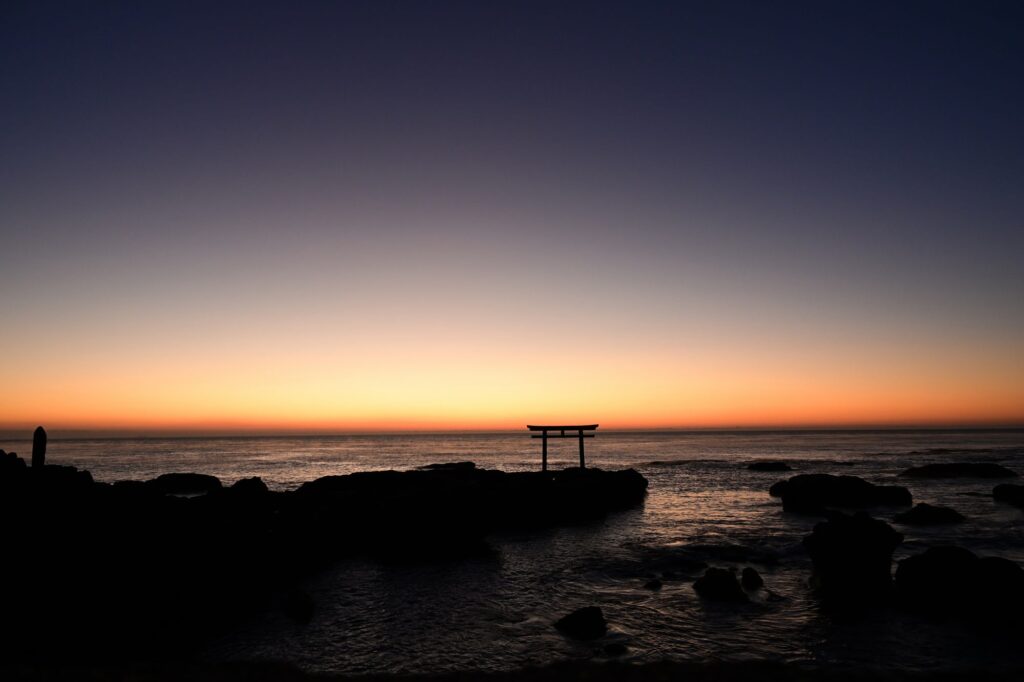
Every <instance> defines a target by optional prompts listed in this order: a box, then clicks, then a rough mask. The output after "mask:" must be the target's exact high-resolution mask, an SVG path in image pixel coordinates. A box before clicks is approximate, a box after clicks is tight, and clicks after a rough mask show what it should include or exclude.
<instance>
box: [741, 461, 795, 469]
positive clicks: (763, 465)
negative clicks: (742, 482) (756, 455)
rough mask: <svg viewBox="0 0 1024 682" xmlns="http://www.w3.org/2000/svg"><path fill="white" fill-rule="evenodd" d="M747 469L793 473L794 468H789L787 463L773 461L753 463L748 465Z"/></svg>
mask: <svg viewBox="0 0 1024 682" xmlns="http://www.w3.org/2000/svg"><path fill="white" fill-rule="evenodd" d="M747 469H749V470H750V471H792V470H793V467H791V466H789V464H787V463H786V462H781V461H777V460H772V461H761V462H751V463H750V464H748V465H747Z"/></svg>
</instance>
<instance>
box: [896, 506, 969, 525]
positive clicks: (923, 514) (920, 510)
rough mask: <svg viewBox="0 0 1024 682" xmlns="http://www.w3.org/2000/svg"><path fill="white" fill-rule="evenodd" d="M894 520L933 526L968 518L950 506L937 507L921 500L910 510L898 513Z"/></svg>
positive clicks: (908, 523) (958, 521)
mask: <svg viewBox="0 0 1024 682" xmlns="http://www.w3.org/2000/svg"><path fill="white" fill-rule="evenodd" d="M892 520H893V522H894V523H903V524H907V525H911V526H933V525H939V524H943V523H960V522H962V521H965V520H966V519H965V517H964V515H963V514H961V513H960V512H958V511H957V510H955V509H951V508H950V507H937V506H933V505H930V504H928V503H926V502H921V503H920V504H916V505H914V508H913V509H911V510H910V511H905V512H903V513H902V514H897V515H896V516H894V517H893V519H892Z"/></svg>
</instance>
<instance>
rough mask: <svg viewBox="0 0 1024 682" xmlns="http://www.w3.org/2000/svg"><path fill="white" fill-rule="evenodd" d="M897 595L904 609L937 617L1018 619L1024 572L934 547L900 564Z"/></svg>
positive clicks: (1009, 563)
mask: <svg viewBox="0 0 1024 682" xmlns="http://www.w3.org/2000/svg"><path fill="white" fill-rule="evenodd" d="M896 594H897V596H898V597H899V599H900V601H901V603H902V604H903V605H905V606H907V607H909V608H912V609H915V610H918V611H923V612H926V613H930V614H932V615H935V616H947V617H948V616H953V617H961V618H962V617H969V618H981V619H984V620H1005V619H1015V618H1016V617H1017V616H1018V614H1019V613H1020V609H1021V608H1022V607H1024V569H1021V567H1020V566H1019V565H1017V564H1016V563H1014V562H1012V561H1009V560H1007V559H1003V558H1000V557H984V558H978V556H977V555H976V554H974V553H973V552H971V551H970V550H967V549H964V548H962V547H954V546H940V547H932V548H930V549H928V550H927V551H925V552H924V553H923V554H917V555H914V556H912V557H908V558H906V559H904V560H903V561H901V562H900V565H899V567H898V568H897V569H896Z"/></svg>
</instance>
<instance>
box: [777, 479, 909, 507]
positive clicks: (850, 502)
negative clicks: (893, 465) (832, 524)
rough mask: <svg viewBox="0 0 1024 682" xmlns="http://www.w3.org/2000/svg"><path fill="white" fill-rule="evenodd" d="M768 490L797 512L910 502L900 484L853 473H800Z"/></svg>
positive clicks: (899, 504) (907, 493)
mask: <svg viewBox="0 0 1024 682" xmlns="http://www.w3.org/2000/svg"><path fill="white" fill-rule="evenodd" d="M768 493H769V494H770V495H772V496H773V497H781V498H782V508H783V509H784V510H785V511H788V512H797V513H801V514H821V513H823V512H824V511H825V510H826V509H832V508H837V507H838V508H859V507H873V506H878V505H892V506H903V505H908V506H909V505H910V504H911V502H912V498H911V495H910V491H909V490H907V489H906V488H904V487H903V486H896V485H875V484H874V483H869V482H868V481H865V480H864V479H863V478H858V477H857V476H833V475H832V474H800V475H798V476H793V477H792V478H790V479H789V480H787V481H779V482H778V483H776V484H775V485H773V486H772V487H771V488H770V489H769V490H768Z"/></svg>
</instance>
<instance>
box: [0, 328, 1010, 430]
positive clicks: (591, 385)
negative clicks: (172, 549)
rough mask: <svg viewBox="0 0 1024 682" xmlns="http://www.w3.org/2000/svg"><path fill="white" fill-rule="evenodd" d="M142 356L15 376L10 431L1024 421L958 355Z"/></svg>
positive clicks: (993, 374)
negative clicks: (948, 358)
mask: <svg viewBox="0 0 1024 682" xmlns="http://www.w3.org/2000/svg"><path fill="white" fill-rule="evenodd" d="M137 348H138V349H139V350H137V351H135V352H130V351H126V352H124V353H123V354H122V355H121V356H120V357H118V358H114V357H112V354H111V355H108V356H107V357H102V356H94V357H93V358H91V361H90V362H88V363H83V362H82V359H81V358H76V359H73V360H72V359H68V360H67V361H65V362H60V361H54V362H51V363H49V364H48V365H47V366H46V370H45V371H41V370H40V369H38V368H33V369H31V370H28V369H27V368H28V367H29V365H27V364H25V365H22V369H20V370H18V369H16V370H15V371H14V372H8V373H7V386H6V389H5V391H4V392H3V393H2V395H0V413H2V414H3V421H2V423H0V428H5V429H8V430H12V429H24V428H28V427H30V426H34V425H35V424H37V423H39V424H45V425H47V427H48V428H49V429H51V430H57V431H60V430H66V431H70V430H101V431H102V430H115V431H116V430H135V431H142V432H145V431H174V432H186V433H187V432H237V433H250V432H253V433H255V432H262V433H273V432H281V433H294V432H307V433H334V432H351V431H398V430H505V429H520V428H522V427H523V425H524V424H526V423H528V422H552V421H554V422H558V421H567V422H570V423H572V422H578V421H583V422H591V421H597V422H600V423H601V427H602V428H603V429H636V428H743V427H816V426H818V427H825V426H867V425H871V426H907V425H1015V424H1022V423H1024V408H1022V406H1024V389H1022V388H1021V387H1022V386H1024V382H1021V381H1019V377H1016V379H1018V380H1016V381H1010V380H1009V379H1011V377H1008V376H1007V375H1006V374H1005V373H1004V372H1003V371H1001V365H1000V360H999V357H998V355H985V354H979V355H975V356H973V361H966V360H963V359H961V360H960V361H958V362H957V363H953V362H948V361H946V358H945V357H943V355H944V353H951V352H952V351H953V350H956V349H945V351H943V349H933V350H932V352H930V353H924V352H922V351H921V350H920V349H915V350H914V351H913V352H901V353H895V354H894V353H893V352H892V351H887V353H886V356H885V357H878V355H879V354H880V351H879V349H877V348H876V349H870V348H865V347H863V346H853V345H850V346H847V347H835V348H831V349H830V350H829V352H827V353H825V352H820V351H819V352H814V351H813V350H812V349H804V350H803V351H802V352H796V351H795V349H794V350H785V351H784V350H782V349H781V347H776V348H775V349H772V348H768V347H762V348H761V349H759V352H758V349H755V348H746V347H740V346H737V347H735V348H729V347H722V346H719V347H717V348H715V347H712V346H710V345H708V346H705V347H704V348H703V349H700V348H691V349H690V350H689V351H682V350H676V349H673V348H671V347H662V348H650V349H649V352H647V353H645V354H642V355H638V354H635V353H633V352H631V351H629V350H628V349H624V348H617V349H616V348H612V347H605V348H600V347H595V346H593V345H591V347H590V348H589V350H587V351H586V352H584V351H574V350H567V351H566V352H565V353H563V354H559V355H552V356H548V355H545V353H543V352H536V350H535V351H533V352H531V351H530V349H528V348H523V347H522V346H517V345H516V344H504V345H489V346H486V347H485V348H486V350H480V349H479V347H478V348H477V349H474V348H473V347H471V346H469V345H465V344H461V345H460V344H459V343H457V342H456V341H455V339H454V338H451V337H449V338H446V339H444V340H441V341H439V342H438V343H437V344H436V345H435V346H432V347H430V348H426V347H422V346H421V347H419V348H416V349H409V348H405V347H402V346H400V345H397V344H396V345H391V346H390V347H389V346H388V345H387V344H379V343H378V344H373V343H367V344H365V345H364V346H362V347H359V348H355V347H353V346H352V345H350V346H348V348H347V349H346V351H345V352H339V351H331V350H329V349H328V348H327V347H326V345H325V346H321V347H319V348H307V351H308V352H307V353H305V354H303V355H301V356H300V355H295V356H286V357H275V356H273V355H271V353H270V350H271V349H270V348H268V347H265V346H263V345H262V344H256V345H255V346H251V347H249V348H247V349H246V348H241V347H239V348H237V349H235V352H223V353H216V354H212V355H211V354H209V353H206V354H202V353H198V354H197V355H185V354H183V353H181V352H179V354H178V356H177V358H174V357H173V356H170V355H168V356H167V358H166V359H165V360H164V361H162V362H160V361H159V360H158V359H157V358H155V357H154V355H159V349H154V348H148V349H145V348H146V347H144V346H139V347H137ZM143 349H145V350H143ZM181 350H184V349H179V351H181ZM195 350H197V351H198V350H199V349H198V348H197V349H195ZM1004 350H1008V349H1004ZM837 357H839V358H843V359H844V360H845V362H842V363H840V362H837V361H836V358H837ZM883 360H884V361H883ZM937 366H941V367H945V368H948V369H946V370H945V371H936V367H937Z"/></svg>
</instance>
